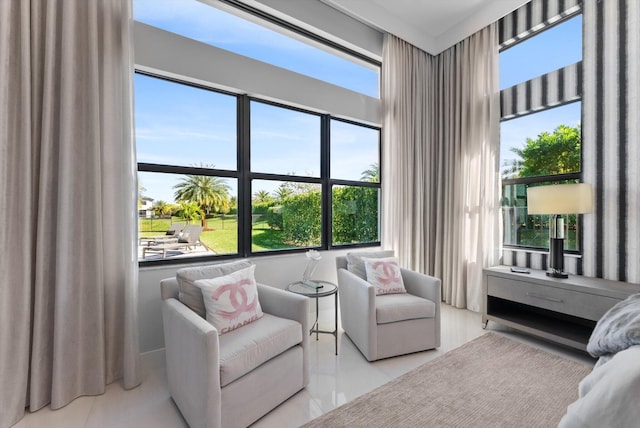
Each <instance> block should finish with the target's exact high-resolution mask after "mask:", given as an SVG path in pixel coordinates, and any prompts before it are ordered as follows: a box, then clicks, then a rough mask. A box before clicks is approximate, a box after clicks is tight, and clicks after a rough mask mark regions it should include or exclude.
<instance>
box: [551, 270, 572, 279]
mask: <svg viewBox="0 0 640 428" xmlns="http://www.w3.org/2000/svg"><path fill="white" fill-rule="evenodd" d="M547 276H551V277H553V278H569V274H568V273H566V272H562V271H559V270H554V269H550V270H548V271H547Z"/></svg>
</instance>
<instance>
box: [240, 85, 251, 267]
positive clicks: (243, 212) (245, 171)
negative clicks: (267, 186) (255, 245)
mask: <svg viewBox="0 0 640 428" xmlns="http://www.w3.org/2000/svg"><path fill="white" fill-rule="evenodd" d="M250 105H251V103H250V100H249V97H247V96H246V95H241V96H239V97H238V170H239V172H240V179H239V183H238V253H239V254H241V255H242V257H247V256H249V254H251V177H250V171H251V120H250V118H251V107H250Z"/></svg>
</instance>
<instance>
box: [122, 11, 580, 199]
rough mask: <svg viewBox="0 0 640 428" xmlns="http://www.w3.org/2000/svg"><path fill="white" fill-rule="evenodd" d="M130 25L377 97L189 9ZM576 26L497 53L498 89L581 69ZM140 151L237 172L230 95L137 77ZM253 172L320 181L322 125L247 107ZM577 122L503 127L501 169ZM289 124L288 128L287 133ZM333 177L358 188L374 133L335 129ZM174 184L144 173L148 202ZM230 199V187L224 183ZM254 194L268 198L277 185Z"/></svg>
mask: <svg viewBox="0 0 640 428" xmlns="http://www.w3.org/2000/svg"><path fill="white" fill-rule="evenodd" d="M134 18H135V19H136V20H138V21H141V22H144V23H146V24H149V25H153V26H157V27H159V28H162V29H165V30H167V31H172V32H175V33H177V34H180V35H183V36H186V37H190V38H193V39H195V40H199V41H202V42H205V43H208V44H211V45H214V46H216V47H219V48H222V49H227V50H230V51H233V52H235V53H239V54H241V55H245V56H248V57H251V58H254V59H257V60H261V61H265V62H269V63H271V64H274V65H277V66H279V67H283V68H287V69H289V70H292V71H296V72H298V73H302V74H306V75H309V76H311V77H315V78H318V79H321V80H325V81H328V82H330V83H333V84H336V85H339V86H343V87H346V88H348V89H351V90H354V91H357V92H361V93H364V94H367V95H370V96H374V97H377V96H378V93H379V92H378V90H379V76H378V73H377V72H376V71H374V70H372V69H371V68H369V67H365V66H362V65H361V64H356V63H354V62H350V61H348V60H346V59H344V58H342V57H339V56H336V55H332V54H330V53H328V52H325V51H323V50H320V49H318V48H316V47H312V46H310V45H307V44H305V43H303V42H301V41H299V40H296V39H292V38H290V37H287V36H284V35H282V34H280V33H278V32H276V31H273V30H270V29H267V28H264V27H262V26H260V25H257V24H254V23H252V22H249V21H246V20H243V19H241V18H239V17H236V16H234V15H231V14H229V13H226V12H223V11H220V10H218V9H216V8H215V7H212V6H208V5H206V4H203V3H200V2H198V1H195V0H134ZM581 25H582V20H581V17H577V18H573V19H571V20H569V21H568V22H566V23H563V24H561V25H558V26H556V27H554V28H552V29H550V30H547V31H545V32H544V33H542V34H540V35H538V36H536V37H533V38H531V39H530V40H528V41H525V42H522V43H520V44H518V45H516V46H514V47H512V48H510V49H507V50H505V51H503V52H502V53H501V54H500V87H501V88H504V87H508V86H511V85H513V84H517V83H520V82H522V81H525V80H528V79H530V78H533V77H536V76H538V75H541V74H543V73H546V72H549V71H552V70H555V69H558V68H560V67H563V66H565V65H568V64H572V63H575V62H577V61H579V60H580V59H581V57H582V53H581V40H580V39H581V31H580V29H581ZM134 83H135V91H136V100H135V113H136V119H135V120H136V144H137V152H138V161H139V162H148V163H161V164H170V165H184V166H188V165H194V164H200V163H202V164H205V165H215V167H216V168H218V169H230V170H235V169H236V109H235V99H234V97H232V96H229V95H224V94H219V93H214V92H211V91H206V90H203V89H199V88H193V87H189V86H185V85H177V84H175V83H171V82H164V81H162V80H159V79H155V78H151V77H147V76H141V75H136V77H135V82H134ZM251 109H252V116H251V120H252V129H251V133H252V148H251V150H252V156H251V164H252V170H253V171H255V172H267V173H278V174H288V173H295V174H297V175H307V176H312V177H319V176H320V142H319V135H320V120H319V118H318V116H316V115H313V114H305V113H300V112H296V111H291V110H283V109H280V108H276V107H273V106H270V105H267V104H263V103H258V102H253V103H252V106H251ZM579 122H580V103H573V104H570V105H567V106H563V107H559V108H556V109H553V110H550V111H549V112H546V113H541V114H535V115H530V116H526V117H524V118H520V119H514V120H511V121H507V122H503V124H502V125H501V138H502V142H501V158H502V159H501V163H502V162H503V161H504V160H505V159H509V158H512V157H513V156H512V154H511V152H510V151H509V148H511V147H515V146H522V145H523V144H524V141H525V140H526V138H527V137H531V138H535V137H536V136H537V135H538V134H539V133H541V132H543V131H552V130H553V129H554V128H555V127H556V126H557V125H559V124H568V125H572V126H575V125H577V124H578V123H579ZM283 124H286V126H283ZM331 137H332V139H331V141H332V147H331V150H332V156H331V171H332V178H341V179H352V180H358V179H359V178H360V174H361V173H362V171H364V170H366V169H367V168H368V167H369V165H370V164H371V163H373V162H376V161H377V158H378V133H377V131H375V130H371V129H369V128H366V127H360V126H355V125H351V124H347V123H343V122H337V121H333V122H332V126H331ZM179 178H180V176H179V175H175V176H174V175H170V174H153V173H140V182H141V184H142V186H144V188H145V189H146V191H145V193H144V194H145V195H146V196H150V197H152V198H154V199H155V200H160V199H162V200H164V201H167V202H173V189H172V187H173V185H174V184H175V183H176V182H177V180H178V179H179ZM227 183H228V184H229V185H230V187H231V189H232V196H236V193H237V190H236V189H237V183H236V180H227ZM255 184H256V186H255V187H254V188H253V189H252V191H253V192H254V193H255V192H256V191H258V190H267V191H273V190H274V189H275V188H276V187H277V185H278V184H279V183H278V182H272V183H269V182H265V181H261V182H259V183H255Z"/></svg>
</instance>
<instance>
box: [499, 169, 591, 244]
mask: <svg viewBox="0 0 640 428" xmlns="http://www.w3.org/2000/svg"><path fill="white" fill-rule="evenodd" d="M577 182H578V180H569V181H567V180H565V181H555V182H541V183H535V184H529V185H527V184H507V185H504V186H502V219H503V226H504V240H503V242H504V245H513V246H524V247H535V248H549V217H550V216H548V215H528V213H527V187H530V186H544V185H550V184H563V183H577ZM563 217H564V227H565V230H564V237H565V238H564V249H565V250H575V251H577V250H578V248H579V242H578V237H579V233H578V230H579V226H580V223H579V216H577V215H575V214H571V215H564V216H563Z"/></svg>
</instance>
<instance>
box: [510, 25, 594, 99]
mask: <svg viewBox="0 0 640 428" xmlns="http://www.w3.org/2000/svg"><path fill="white" fill-rule="evenodd" d="M580 60H582V15H578V16H576V17H575V18H571V19H569V20H568V21H566V22H563V23H561V24H558V25H556V26H555V27H552V28H550V29H548V30H545V31H543V32H541V33H540V34H536V35H534V36H531V37H530V38H528V39H527V40H525V41H523V42H521V43H518V44H516V45H514V46H513V47H510V48H508V49H505V50H504V51H502V52H500V89H505V88H508V87H510V86H513V85H516V84H518V83H522V82H526V81H527V80H530V79H533V78H534V77H538V76H542V75H543V74H546V73H549V72H551V71H554V70H557V69H559V68H562V67H565V66H567V65H570V64H574V63H576V62H578V61H580Z"/></svg>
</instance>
